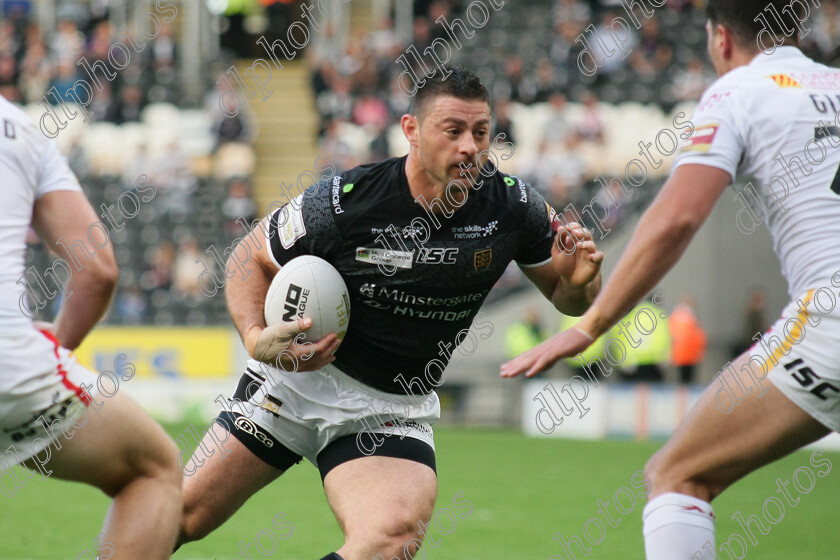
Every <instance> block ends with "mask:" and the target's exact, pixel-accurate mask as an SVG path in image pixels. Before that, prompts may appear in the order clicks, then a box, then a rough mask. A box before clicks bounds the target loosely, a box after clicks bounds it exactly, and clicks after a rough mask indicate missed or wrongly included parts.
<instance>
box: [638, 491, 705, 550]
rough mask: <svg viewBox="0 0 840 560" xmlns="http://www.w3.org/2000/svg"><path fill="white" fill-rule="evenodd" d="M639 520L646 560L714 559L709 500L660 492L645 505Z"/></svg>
mask: <svg viewBox="0 0 840 560" xmlns="http://www.w3.org/2000/svg"><path fill="white" fill-rule="evenodd" d="M642 521H643V532H644V535H645V554H646V556H647V560H714V558H715V554H714V551H715V514H714V511H713V510H712V506H711V505H710V504H709V503H708V502H704V501H703V500H700V499H698V498H695V497H693V496H686V495H685V494H677V493H676V492H669V493H667V494H662V495H660V496H657V497H655V498H654V499H652V500H651V501H649V502H648V504H647V505H646V506H645V509H644V512H643V514H642ZM704 545H705V547H704ZM710 554H711V556H710Z"/></svg>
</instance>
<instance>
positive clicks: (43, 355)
mask: <svg viewBox="0 0 840 560" xmlns="http://www.w3.org/2000/svg"><path fill="white" fill-rule="evenodd" d="M83 382H84V383H86V386H87V387H91V389H89V390H87V391H86V390H84V389H82V387H81V384H82V383H83ZM96 395H97V389H96V375H95V374H94V373H93V372H91V371H90V370H88V369H87V368H85V367H83V366H81V365H79V364H78V363H77V362H76V358H75V357H74V356H73V355H72V354H71V353H70V351H69V350H67V349H66V348H62V347H60V346H59V344H58V341H57V340H55V338H54V337H53V336H52V335H51V334H50V333H46V332H42V331H37V330H35V329H34V328H33V329H31V330H28V331H26V332H24V333H22V334H17V335H13V336H9V335H4V336H0V453H2V458H0V468H2V469H6V468H8V467H10V466H12V465H15V464H17V463H20V462H21V461H24V460H26V459H29V458H31V457H32V456H34V455H35V454H37V453H40V452H41V451H43V450H44V449H45V448H46V447H48V446H49V445H50V444H55V446H56V448H57V449H60V446H61V443H60V442H59V441H58V438H59V437H60V436H63V435H65V434H66V433H67V432H68V431H69V430H70V429H72V428H73V426H74V424H76V422H77V420H79V418H81V417H82V416H84V414H85V407H86V406H87V405H88V403H89V402H90V399H91V398H93V397H95V396H96ZM82 423H83V422H82ZM47 425H49V428H48V427H47Z"/></svg>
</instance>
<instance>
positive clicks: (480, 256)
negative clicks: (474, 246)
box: [473, 249, 493, 270]
mask: <svg viewBox="0 0 840 560" xmlns="http://www.w3.org/2000/svg"><path fill="white" fill-rule="evenodd" d="M492 261H493V249H482V250H481V251H476V252H475V255H474V256H473V265H474V266H475V269H476V270H481V269H482V268H487V267H488V266H490V263H491V262H492Z"/></svg>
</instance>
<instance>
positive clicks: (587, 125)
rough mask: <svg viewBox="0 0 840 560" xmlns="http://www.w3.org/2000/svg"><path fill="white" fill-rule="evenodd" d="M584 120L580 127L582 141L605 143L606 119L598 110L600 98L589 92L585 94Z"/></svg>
mask: <svg viewBox="0 0 840 560" xmlns="http://www.w3.org/2000/svg"><path fill="white" fill-rule="evenodd" d="M582 101H583V119H582V120H581V122H580V125H579V126H578V131H579V132H580V135H581V139H582V140H584V141H587V142H593V143H595V144H603V143H604V118H603V117H602V116H601V111H600V109H599V108H598V97H597V96H596V95H595V94H594V93H591V92H589V91H587V92H586V93H584V94H583V99H582Z"/></svg>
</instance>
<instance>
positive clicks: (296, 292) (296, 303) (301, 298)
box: [283, 284, 309, 322]
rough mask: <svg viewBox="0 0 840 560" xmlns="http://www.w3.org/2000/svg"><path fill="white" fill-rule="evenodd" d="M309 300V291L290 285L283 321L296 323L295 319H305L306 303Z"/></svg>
mask: <svg viewBox="0 0 840 560" xmlns="http://www.w3.org/2000/svg"><path fill="white" fill-rule="evenodd" d="M308 300H309V290H304V289H303V288H301V287H300V286H296V285H294V284H290V285H289V291H287V292H286V303H285V304H284V307H283V310H284V311H283V321H284V322H288V321H294V320H295V318H298V317H299V318H303V312H304V311H305V310H306V302H307V301H308Z"/></svg>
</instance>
